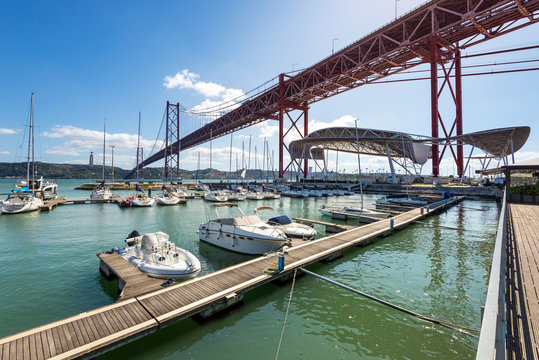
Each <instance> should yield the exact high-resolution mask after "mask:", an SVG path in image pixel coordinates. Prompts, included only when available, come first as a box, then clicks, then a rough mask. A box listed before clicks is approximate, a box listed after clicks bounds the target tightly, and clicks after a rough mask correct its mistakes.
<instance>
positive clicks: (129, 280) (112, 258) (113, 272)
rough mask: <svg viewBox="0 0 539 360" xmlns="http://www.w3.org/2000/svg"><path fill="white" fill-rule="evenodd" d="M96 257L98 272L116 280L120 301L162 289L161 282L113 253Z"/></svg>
mask: <svg viewBox="0 0 539 360" xmlns="http://www.w3.org/2000/svg"><path fill="white" fill-rule="evenodd" d="M97 257H98V258H99V270H100V271H101V272H102V273H103V274H104V275H105V277H107V278H108V279H110V278H118V290H119V291H120V296H119V299H120V300H123V299H130V298H133V297H135V296H139V295H143V294H146V293H149V292H151V291H155V290H159V289H162V287H161V284H162V283H163V280H159V279H154V278H151V277H149V276H148V275H146V274H144V273H143V272H142V271H140V270H139V269H137V268H136V267H134V266H133V265H131V263H130V262H129V261H127V260H125V259H124V258H123V257H121V256H120V255H118V253H116V252H114V251H104V252H100V253H98V254H97Z"/></svg>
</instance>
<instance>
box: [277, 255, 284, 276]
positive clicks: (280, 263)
mask: <svg viewBox="0 0 539 360" xmlns="http://www.w3.org/2000/svg"><path fill="white" fill-rule="evenodd" d="M277 259H278V261H277V269H278V270H279V272H281V271H283V270H284V254H283V253H279V256H278V258H277Z"/></svg>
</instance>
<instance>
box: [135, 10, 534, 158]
mask: <svg viewBox="0 0 539 360" xmlns="http://www.w3.org/2000/svg"><path fill="white" fill-rule="evenodd" d="M538 11H539V0H432V1H430V2H428V3H426V4H425V5H423V6H420V7H418V8H417V9H415V10H413V11H411V12H409V13H408V14H406V15H404V16H402V17H400V18H399V19H397V20H395V21H393V22H392V23H390V24H387V25H386V26H384V27H382V28H380V29H378V30H376V31H374V32H372V33H370V34H368V35H367V36H365V37H363V38H362V39H360V40H359V41H357V42H355V43H353V44H351V45H349V46H347V47H345V48H344V49H342V50H340V51H338V52H336V53H335V54H333V55H331V56H329V57H327V58H325V59H323V60H322V61H320V62H318V63H317V64H315V65H313V66H311V67H309V68H307V69H306V70H304V71H302V72H300V73H299V74H297V75H296V76H294V77H292V78H290V79H288V80H286V81H285V82H284V84H283V95H284V98H285V99H286V101H289V102H290V103H294V104H297V105H300V104H312V103H314V102H317V101H320V100H323V99H326V98H328V97H331V96H334V95H337V94H340V93H342V92H344V91H348V90H350V89H354V88H356V87H359V86H362V85H366V84H369V83H372V82H375V81H377V80H379V79H381V78H384V77H387V76H389V75H392V74H395V73H398V72H401V71H402V70H405V69H408V68H410V67H413V66H416V65H419V64H422V63H428V62H430V56H431V55H430V47H429V41H430V38H431V37H433V36H436V37H437V39H438V40H437V41H439V42H443V43H445V44H447V45H448V46H453V45H454V44H456V43H459V47H460V48H461V49H463V48H467V47H470V46H472V45H475V44H478V43H481V42H484V41H487V40H489V39H492V38H494V37H498V36H500V35H503V34H506V33H509V32H512V31H514V30H517V29H520V28H522V27H525V26H528V25H531V24H533V23H536V22H537V21H539V17H538V16H537V12H538ZM448 55H449V56H448V57H447V58H444V56H443V55H442V59H440V61H445V60H448V59H449V58H451V55H450V54H448ZM279 104H280V86H279V85H275V86H273V87H271V88H269V89H268V90H266V91H265V92H264V93H262V94H260V95H258V96H256V97H254V98H252V99H250V100H248V101H246V102H244V103H243V104H242V105H241V106H240V107H238V108H236V109H234V110H232V111H230V112H229V113H227V114H225V115H223V116H221V117H220V118H218V119H216V120H214V121H213V122H211V123H209V124H207V125H205V126H203V127H202V128H200V129H198V130H196V131H194V132H192V133H191V134H189V135H187V136H185V137H183V138H182V139H181V143H182V150H186V149H189V148H191V147H194V146H197V145H200V144H202V143H204V142H206V141H208V140H209V138H210V129H211V130H212V134H213V138H216V137H220V136H224V135H227V134H229V133H231V132H234V131H237V130H241V129H243V128H246V127H248V126H252V125H255V124H257V123H260V122H263V121H266V120H268V119H278V114H279V111H280V107H279ZM171 146H172V149H173V150H175V149H177V146H178V143H175V144H172V145H171ZM163 156H164V151H163V150H162V151H160V152H158V153H156V154H154V155H153V156H151V157H150V158H148V159H146V161H144V163H143V164H141V165H139V166H146V165H148V164H151V163H153V162H155V161H157V160H160V159H162V158H163Z"/></svg>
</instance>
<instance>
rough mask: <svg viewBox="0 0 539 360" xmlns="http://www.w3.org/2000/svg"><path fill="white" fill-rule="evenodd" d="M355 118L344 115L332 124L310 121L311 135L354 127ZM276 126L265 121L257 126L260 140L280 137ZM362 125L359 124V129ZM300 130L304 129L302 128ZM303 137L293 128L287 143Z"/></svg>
mask: <svg viewBox="0 0 539 360" xmlns="http://www.w3.org/2000/svg"><path fill="white" fill-rule="evenodd" d="M354 120H355V118H354V117H353V116H352V115H343V116H341V117H339V118H337V119H334V120H332V121H330V122H325V121H319V120H316V119H313V120H310V121H309V133H312V132H313V131H316V130H320V129H324V128H329V127H353V126H354V125H355V124H354ZM273 124H276V122H274V121H269V120H268V121H265V122H263V123H260V124H258V125H255V126H257V127H258V128H259V129H260V134H259V135H258V137H260V138H265V137H267V138H270V137H279V125H273ZM299 125H300V126H301V125H303V124H302V123H300V124H299ZM288 126H289V124H288V123H285V130H284V131H285V133H286V131H287V127H288ZM359 126H360V124H359V123H358V127H359ZM300 130H302V128H301V127H300ZM300 138H301V136H300V135H299V134H298V132H297V130H296V129H295V128H293V129H292V130H290V132H289V133H288V134H287V135H286V142H290V141H294V140H298V139H300Z"/></svg>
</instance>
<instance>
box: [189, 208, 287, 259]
mask: <svg viewBox="0 0 539 360" xmlns="http://www.w3.org/2000/svg"><path fill="white" fill-rule="evenodd" d="M213 207H214V209H215V212H216V214H217V218H216V219H212V220H210V216H209V214H208V212H206V217H207V222H206V223H204V224H200V226H199V228H198V235H199V238H200V240H202V241H205V242H207V243H210V244H212V245H215V246H219V247H222V248H224V249H227V250H232V251H237V252H240V253H244V254H264V253H267V252H271V251H277V250H279V249H280V248H281V247H283V246H284V245H287V244H289V240H288V239H287V237H286V234H285V233H284V232H283V231H281V230H279V229H277V228H275V227H274V226H271V225H268V224H266V223H265V222H264V221H263V220H262V219H261V218H260V217H259V216H258V215H256V214H255V215H245V213H243V211H241V209H240V208H239V207H238V205H236V204H233V203H222V204H215V205H214V206H213ZM218 209H221V210H222V209H228V210H230V212H231V214H230V215H231V216H229V217H221V216H220V214H219V212H218ZM234 212H235V213H234ZM237 215H240V216H237Z"/></svg>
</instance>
